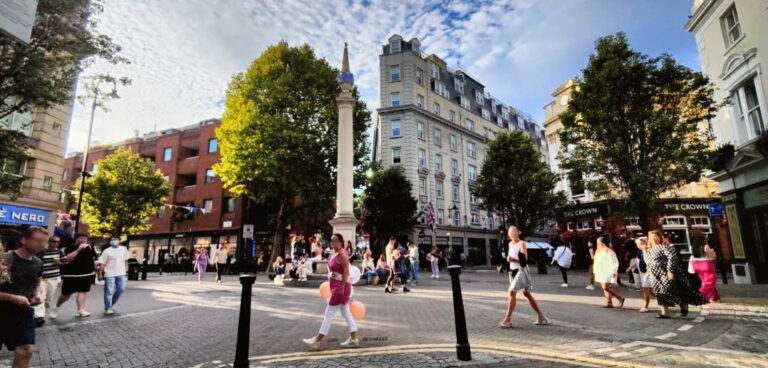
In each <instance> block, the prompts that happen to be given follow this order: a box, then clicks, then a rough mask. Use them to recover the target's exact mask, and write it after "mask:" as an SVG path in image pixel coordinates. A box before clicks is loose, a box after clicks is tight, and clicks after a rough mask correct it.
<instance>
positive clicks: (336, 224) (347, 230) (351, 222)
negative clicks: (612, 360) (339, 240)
mask: <svg viewBox="0 0 768 368" xmlns="http://www.w3.org/2000/svg"><path fill="white" fill-rule="evenodd" d="M329 222H330V224H331V226H333V232H334V233H339V234H341V236H343V237H344V242H346V241H347V240H349V241H351V242H352V247H354V246H355V244H357V242H356V240H357V235H356V233H355V230H356V229H357V223H358V221H357V219H356V218H355V216H338V215H337V217H334V218H333V219H332V220H331V221H329Z"/></svg>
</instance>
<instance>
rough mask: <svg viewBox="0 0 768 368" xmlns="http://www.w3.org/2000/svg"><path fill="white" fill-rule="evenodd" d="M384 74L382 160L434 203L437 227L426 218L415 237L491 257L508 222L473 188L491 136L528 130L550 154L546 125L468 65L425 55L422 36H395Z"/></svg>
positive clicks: (383, 60) (472, 256) (421, 198)
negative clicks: (457, 66)
mask: <svg viewBox="0 0 768 368" xmlns="http://www.w3.org/2000/svg"><path fill="white" fill-rule="evenodd" d="M379 80H380V82H379V86H380V88H379V90H380V100H379V109H378V110H377V112H378V118H377V121H376V125H375V130H374V137H373V145H374V147H373V155H374V160H375V161H377V162H379V163H380V164H381V165H382V167H384V168H389V167H397V168H399V169H400V170H401V171H402V172H403V173H404V174H405V176H406V178H408V180H409V181H410V182H411V184H412V186H413V188H414V189H415V193H414V195H415V196H416V198H417V199H418V208H419V210H422V209H423V208H424V207H425V206H427V205H428V204H430V203H431V204H432V206H433V208H434V211H435V217H436V221H437V232H436V234H432V233H431V230H429V229H428V227H427V226H426V225H424V224H419V225H418V226H417V228H416V230H415V232H414V234H412V236H411V239H417V238H419V244H420V245H421V246H423V247H428V246H430V245H432V244H435V245H438V246H439V247H441V248H444V249H447V248H451V249H452V250H454V251H457V252H463V253H464V254H465V255H466V256H467V260H468V262H469V263H470V264H475V265H486V264H488V263H489V260H490V256H491V254H494V253H496V252H498V251H499V240H500V236H499V232H498V226H499V225H500V224H501V221H500V219H499V218H498V217H494V215H493V214H489V213H487V212H486V211H484V210H483V208H482V205H481V203H480V201H479V200H478V199H477V198H475V197H474V196H473V195H472V194H470V188H472V187H473V186H474V185H475V182H476V180H477V176H478V175H479V173H480V169H481V167H482V164H483V160H484V158H485V155H486V153H487V151H488V142H489V141H490V140H491V139H493V138H494V137H495V135H496V134H497V133H498V132H500V131H503V130H524V131H526V132H527V133H528V134H529V135H530V137H531V139H532V140H533V141H534V142H535V144H536V145H537V146H538V147H540V149H541V152H542V155H545V156H546V154H547V150H546V141H545V136H544V131H543V130H542V129H541V128H540V127H539V126H538V125H537V124H536V123H535V122H534V121H533V119H531V118H530V116H529V115H527V114H524V113H522V112H520V111H518V110H516V109H514V108H512V107H510V106H508V105H505V104H503V103H501V102H500V101H499V100H497V99H496V98H494V97H493V96H492V95H491V94H490V93H488V92H487V91H486V89H485V86H484V85H483V84H482V83H480V82H479V81H478V80H477V79H476V78H474V77H472V76H470V75H469V74H468V73H467V72H465V71H462V70H450V69H449V68H448V66H447V65H446V63H445V61H443V60H442V59H440V58H439V57H438V56H436V55H434V54H433V55H429V56H426V55H423V54H422V52H421V43H420V42H419V40H418V39H416V38H413V39H411V40H409V41H406V40H404V39H403V38H402V37H401V36H400V35H397V34H395V35H392V36H391V37H390V38H389V39H388V42H387V44H386V45H383V47H382V53H381V55H380V56H379ZM427 234H429V235H427Z"/></svg>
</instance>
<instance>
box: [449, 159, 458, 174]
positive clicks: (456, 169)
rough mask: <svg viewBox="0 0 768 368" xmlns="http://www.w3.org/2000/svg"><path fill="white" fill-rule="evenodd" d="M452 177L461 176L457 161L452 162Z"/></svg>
mask: <svg viewBox="0 0 768 368" xmlns="http://www.w3.org/2000/svg"><path fill="white" fill-rule="evenodd" d="M451 175H453V176H459V161H457V160H456V159H452V160H451Z"/></svg>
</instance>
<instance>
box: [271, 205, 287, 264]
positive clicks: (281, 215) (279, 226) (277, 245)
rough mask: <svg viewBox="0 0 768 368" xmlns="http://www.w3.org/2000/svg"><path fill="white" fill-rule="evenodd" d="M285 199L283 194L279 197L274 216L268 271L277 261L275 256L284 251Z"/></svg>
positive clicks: (280, 254)
mask: <svg viewBox="0 0 768 368" xmlns="http://www.w3.org/2000/svg"><path fill="white" fill-rule="evenodd" d="M287 201H288V200H287V199H286V196H285V195H283V196H282V197H281V198H280V209H279V210H278V211H277V217H276V218H275V237H274V239H273V242H272V254H271V255H270V257H269V265H268V266H267V272H268V273H272V272H273V271H274V270H273V265H274V264H275V261H277V257H278V256H282V254H284V253H285V247H284V244H283V240H284V239H285V234H284V232H285V222H286V219H285V206H286V202H287Z"/></svg>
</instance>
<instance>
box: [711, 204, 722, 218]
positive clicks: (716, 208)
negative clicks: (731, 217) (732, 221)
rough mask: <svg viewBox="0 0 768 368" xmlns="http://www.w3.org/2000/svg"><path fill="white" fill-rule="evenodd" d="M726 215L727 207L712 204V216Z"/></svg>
mask: <svg viewBox="0 0 768 368" xmlns="http://www.w3.org/2000/svg"><path fill="white" fill-rule="evenodd" d="M724 214H725V206H723V204H722V203H710V204H709V215H710V216H722V215H724Z"/></svg>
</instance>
